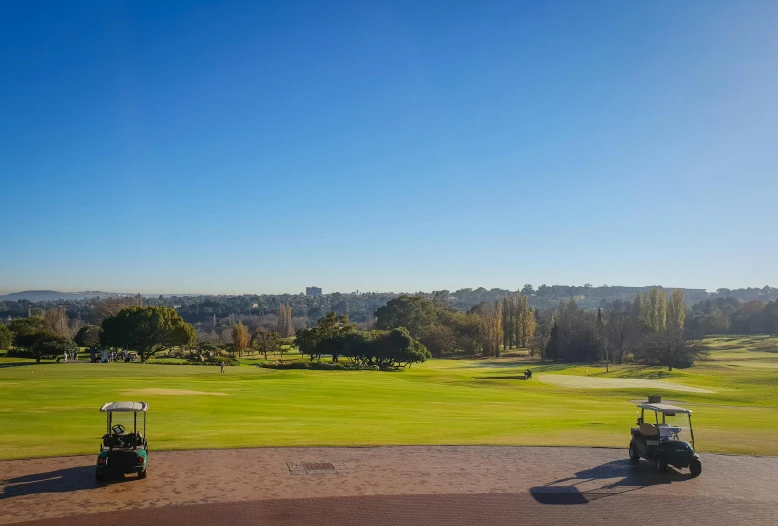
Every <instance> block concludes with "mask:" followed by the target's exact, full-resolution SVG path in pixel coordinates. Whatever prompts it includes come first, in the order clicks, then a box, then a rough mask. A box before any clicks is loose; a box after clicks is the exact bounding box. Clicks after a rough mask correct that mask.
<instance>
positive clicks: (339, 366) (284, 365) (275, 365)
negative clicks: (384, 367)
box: [257, 360, 373, 371]
mask: <svg viewBox="0 0 778 526" xmlns="http://www.w3.org/2000/svg"><path fill="white" fill-rule="evenodd" d="M257 367H264V368H266V369H309V370H316V371H358V370H362V369H365V370H368V369H373V368H372V367H366V366H362V365H359V364H357V363H334V362H309V361H307V360H295V361H292V362H261V363H259V364H257Z"/></svg>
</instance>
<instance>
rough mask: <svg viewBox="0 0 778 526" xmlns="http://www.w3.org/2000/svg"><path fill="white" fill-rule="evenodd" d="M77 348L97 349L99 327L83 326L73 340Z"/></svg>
mask: <svg viewBox="0 0 778 526" xmlns="http://www.w3.org/2000/svg"><path fill="white" fill-rule="evenodd" d="M73 341H74V342H76V345H78V346H79V347H90V348H91V347H97V346H98V345H100V327H98V326H97V325H84V326H83V327H81V328H80V329H79V330H78V332H77V333H76V336H75V337H74V338H73Z"/></svg>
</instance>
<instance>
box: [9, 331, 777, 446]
mask: <svg viewBox="0 0 778 526" xmlns="http://www.w3.org/2000/svg"><path fill="white" fill-rule="evenodd" d="M706 344H707V345H708V348H709V349H710V355H709V357H708V358H707V359H705V360H703V361H699V362H698V363H697V364H696V365H695V366H693V367H690V368H687V369H675V370H673V371H668V370H667V368H663V367H652V366H643V365H611V366H610V367H609V372H606V371H605V368H604V366H601V365H598V364H597V365H595V364H589V365H571V364H553V363H550V364H540V363H538V362H537V360H534V359H533V358H530V357H527V356H523V355H521V354H522V353H519V354H518V355H515V356H509V357H503V358H499V359H495V358H492V359H479V360H467V359H456V360H442V359H438V360H430V361H427V362H425V363H421V364H416V365H414V366H413V367H411V368H410V369H405V370H399V371H373V370H369V371H368V370H362V371H348V370H333V371H314V370H275V369H266V368H260V367H256V365H255V364H256V362H257V359H256V358H249V359H245V360H243V361H242V363H241V365H240V366H233V367H227V368H226V369H225V372H224V373H223V374H220V372H219V367H213V366H192V365H170V364H164V363H161V364H155V363H149V364H140V363H105V364H97V363H87V362H86V361H80V362H76V363H68V364H64V363H43V364H40V365H35V364H34V362H33V361H32V360H24V359H19V358H10V357H4V356H3V355H0V429H2V434H0V459H18V458H30V457H47V456H64V455H77V454H89V453H96V452H97V450H98V446H99V443H100V437H101V436H102V434H103V433H104V432H105V420H104V415H102V414H101V413H99V412H98V409H99V408H100V406H101V405H102V404H103V403H104V402H108V401H119V400H142V401H147V402H149V403H150V409H149V413H148V431H147V436H148V440H149V444H150V449H151V450H185V449H221V448H242V447H270V446H274V447H281V446H347V445H348V446H375V445H444V444H483V445H546V446H552V445H553V446H604V447H623V448H625V449H626V447H627V445H628V444H629V437H630V435H629V429H630V427H631V426H634V425H635V419H636V414H637V410H636V408H635V401H636V400H641V399H642V400H644V399H645V398H646V396H647V395H649V394H660V395H662V397H663V398H664V399H665V400H673V401H675V402H673V403H676V402H677V403H679V404H681V405H684V406H688V407H689V408H690V409H692V410H693V412H694V427H695V435H696V439H697V442H696V446H697V449H698V450H699V451H701V452H717V453H737V454H749V455H778V443H776V442H775V441H774V440H772V437H773V436H774V435H775V433H776V432H778V338H768V337H765V336H751V337H735V336H726V337H718V338H709V339H707V340H706ZM290 354H291V355H292V356H291V357H292V358H297V357H299V355H297V356H295V355H296V353H294V352H292V353H290ZM528 368H529V369H531V370H532V371H533V377H532V379H531V380H524V375H523V373H524V371H525V370H526V369H528Z"/></svg>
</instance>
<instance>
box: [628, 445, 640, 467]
mask: <svg viewBox="0 0 778 526" xmlns="http://www.w3.org/2000/svg"><path fill="white" fill-rule="evenodd" d="M629 459H630V460H631V461H632V462H635V463H637V462H640V454H639V453H638V451H637V449H636V448H635V444H630V445H629Z"/></svg>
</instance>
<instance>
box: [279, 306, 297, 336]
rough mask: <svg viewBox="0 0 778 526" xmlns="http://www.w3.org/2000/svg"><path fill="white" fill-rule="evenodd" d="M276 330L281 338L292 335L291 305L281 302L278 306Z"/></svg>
mask: <svg viewBox="0 0 778 526" xmlns="http://www.w3.org/2000/svg"><path fill="white" fill-rule="evenodd" d="M276 331H277V332H278V334H280V335H281V337H282V338H288V337H290V336H294V324H293V323H292V307H290V306H289V305H287V304H286V303H282V304H281V305H280V306H279V308H278V321H277V326H276Z"/></svg>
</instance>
